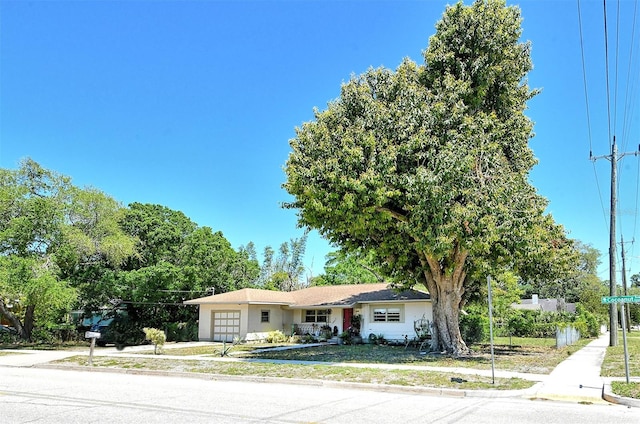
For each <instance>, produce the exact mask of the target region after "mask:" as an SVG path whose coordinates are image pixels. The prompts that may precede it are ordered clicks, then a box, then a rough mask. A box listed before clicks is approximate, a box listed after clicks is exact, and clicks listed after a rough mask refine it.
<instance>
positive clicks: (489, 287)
mask: <svg viewBox="0 0 640 424" xmlns="http://www.w3.org/2000/svg"><path fill="white" fill-rule="evenodd" d="M487 286H488V292H489V341H490V343H491V384H495V383H496V375H495V365H496V363H495V356H494V354H493V300H492V297H491V276H488V277H487Z"/></svg>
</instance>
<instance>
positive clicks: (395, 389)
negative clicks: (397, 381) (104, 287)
mask: <svg viewBox="0 0 640 424" xmlns="http://www.w3.org/2000/svg"><path fill="white" fill-rule="evenodd" d="M32 368H44V369H57V370H72V371H85V372H106V373H116V374H132V375H148V376H160V377H183V378H195V379H200V380H212V381H244V382H254V383H275V384H294V385H304V386H317V387H330V388H338V389H357V390H370V391H377V392H387V393H404V394H416V395H431V396H447V397H457V398H463V397H473V398H512V397H513V398H515V397H522V396H527V395H528V394H530V393H535V390H537V388H538V386H539V385H540V384H541V383H536V384H534V385H533V386H532V387H529V388H527V389H521V390H465V389H450V388H441V387H419V386H399V385H394V384H375V383H357V382H348V381H330V380H312V379H309V380H303V379H299V378H283V377H258V376H251V375H248V376H245V375H225V374H204V373H193V372H167V371H153V370H141V369H124V368H96V367H93V368H89V367H83V366H68V365H55V364H37V365H34V366H33V367H32Z"/></svg>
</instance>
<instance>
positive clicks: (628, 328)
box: [620, 235, 631, 333]
mask: <svg viewBox="0 0 640 424" xmlns="http://www.w3.org/2000/svg"><path fill="white" fill-rule="evenodd" d="M620 246H621V252H620V253H621V254H622V294H623V295H624V296H626V295H627V268H626V266H625V261H624V259H625V258H624V237H622V235H620ZM622 315H624V318H625V319H626V320H627V325H626V326H625V325H624V324H622V331H626V332H627V333H630V332H631V315H630V313H629V306H628V305H627V303H626V302H624V303H623V304H622Z"/></svg>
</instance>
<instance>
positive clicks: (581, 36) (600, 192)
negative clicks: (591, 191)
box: [577, 0, 608, 226]
mask: <svg viewBox="0 0 640 424" xmlns="http://www.w3.org/2000/svg"><path fill="white" fill-rule="evenodd" d="M577 3H578V30H579V33H580V55H581V58H582V81H583V85H584V100H585V109H586V113H587V136H588V138H589V158H593V137H592V135H591V134H592V132H591V113H590V112H589V90H588V89H587V68H586V66H585V60H584V36H583V34H582V11H581V9H580V0H577ZM591 163H592V165H593V175H594V176H595V179H596V188H597V190H598V197H599V198H600V207H601V208H602V216H603V218H604V223H605V226H607V225H608V220H607V212H606V209H605V206H604V200H603V198H602V190H601V189H600V181H599V179H598V172H597V170H596V162H595V160H592V161H591Z"/></svg>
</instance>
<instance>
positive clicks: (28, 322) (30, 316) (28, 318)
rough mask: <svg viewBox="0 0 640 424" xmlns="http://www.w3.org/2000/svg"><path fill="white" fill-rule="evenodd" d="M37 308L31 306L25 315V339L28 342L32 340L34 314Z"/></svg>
mask: <svg viewBox="0 0 640 424" xmlns="http://www.w3.org/2000/svg"><path fill="white" fill-rule="evenodd" d="M35 309H36V307H35V306H34V305H29V306H27V308H26V311H25V313H24V337H23V338H25V339H27V340H31V332H32V331H33V320H34V312H35Z"/></svg>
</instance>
